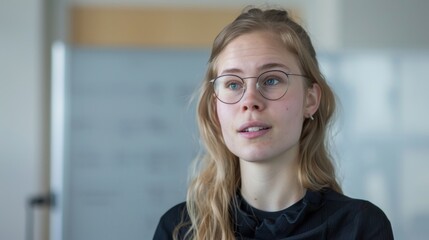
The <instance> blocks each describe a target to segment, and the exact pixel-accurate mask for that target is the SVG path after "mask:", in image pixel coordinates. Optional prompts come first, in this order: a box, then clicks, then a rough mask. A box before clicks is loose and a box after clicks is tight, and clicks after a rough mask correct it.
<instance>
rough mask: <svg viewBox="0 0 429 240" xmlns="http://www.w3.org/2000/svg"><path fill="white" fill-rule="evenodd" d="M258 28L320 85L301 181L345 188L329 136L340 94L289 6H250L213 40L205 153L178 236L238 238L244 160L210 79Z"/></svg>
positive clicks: (201, 117)
mask: <svg viewBox="0 0 429 240" xmlns="http://www.w3.org/2000/svg"><path fill="white" fill-rule="evenodd" d="M255 31H270V32H272V33H275V34H277V35H278V36H279V38H280V39H281V41H282V42H283V44H284V46H285V48H287V49H288V50H289V51H290V52H291V53H293V54H294V55H295V56H296V57H297V59H298V61H299V63H300V65H301V70H302V71H303V74H304V75H306V76H308V79H307V80H306V84H305V87H306V88H309V87H311V86H312V84H314V83H317V84H318V85H319V86H320V88H321V93H322V94H321V99H320V105H319V108H318V110H317V112H316V113H315V114H314V115H313V116H314V120H310V119H306V120H304V122H303V129H302V133H301V137H300V145H299V147H300V157H299V174H298V176H299V181H300V183H301V184H302V186H303V187H304V188H307V189H311V190H313V191H318V190H321V189H322V188H325V187H330V188H332V189H334V190H335V191H337V192H342V190H341V187H340V185H339V184H338V182H337V180H336V175H335V168H334V165H333V162H332V160H331V159H332V158H331V156H330V154H329V151H328V142H327V139H326V135H327V130H328V127H329V125H330V120H331V118H332V116H333V114H334V112H335V97H334V94H333V92H332V90H331V88H330V87H329V86H328V84H327V83H326V81H325V79H324V77H323V75H322V73H321V72H320V69H319V66H318V61H317V59H316V52H315V50H314V48H313V45H312V43H311V40H310V38H309V36H308V34H307V33H306V31H305V30H304V29H303V28H302V27H301V26H300V25H299V24H297V23H296V22H295V21H293V20H292V19H291V17H290V16H289V15H288V13H287V11H285V10H281V9H267V10H262V9H259V8H247V9H245V10H244V11H243V12H242V13H241V14H240V15H239V16H238V17H237V18H236V19H235V20H234V21H233V22H232V23H230V24H229V25H227V26H226V27H225V28H224V29H223V30H222V31H221V32H220V33H219V34H218V36H217V37H216V39H215V40H214V43H213V47H212V52H211V56H210V59H209V63H208V70H207V72H206V76H205V79H204V81H203V83H202V86H201V88H200V94H199V99H198V106H197V122H198V127H199V132H200V135H201V140H202V143H203V145H204V148H205V153H204V154H203V155H201V156H200V157H198V158H197V159H196V160H195V161H196V163H195V164H196V168H195V174H194V176H193V179H192V181H191V182H190V185H189V187H188V192H187V203H186V204H187V212H188V215H189V220H190V221H187V222H186V221H184V222H182V223H181V224H179V225H178V226H177V227H176V229H175V231H174V237H175V239H178V234H179V232H180V231H183V230H184V229H185V231H186V235H185V239H198V240H203V239H207V240H208V239H223V240H227V239H228V240H229V239H234V238H235V237H234V229H233V222H232V219H231V216H230V207H231V204H235V203H234V196H235V194H236V191H237V189H238V188H239V186H240V170H239V160H238V157H237V156H235V155H234V154H232V153H231V152H230V151H229V150H228V148H227V147H226V145H225V142H224V140H223V137H222V133H221V129H220V124H219V121H218V118H217V113H216V104H215V103H216V99H215V96H214V94H213V93H214V92H213V87H212V85H211V83H210V82H209V81H210V80H211V79H213V78H215V77H216V75H215V74H216V69H215V67H216V66H215V65H216V60H217V58H218V56H219V54H220V53H221V52H222V51H223V49H225V47H226V46H227V45H228V44H229V43H230V42H231V41H232V40H234V39H236V38H237V37H239V36H241V35H243V34H247V33H251V32H255Z"/></svg>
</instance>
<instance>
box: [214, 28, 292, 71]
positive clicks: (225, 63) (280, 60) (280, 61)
mask: <svg viewBox="0 0 429 240" xmlns="http://www.w3.org/2000/svg"><path fill="white" fill-rule="evenodd" d="M214 66H215V72H216V73H217V74H218V75H219V74H223V73H230V72H233V73H240V72H245V73H249V74H256V73H257V72H258V71H261V70H264V69H263V68H273V67H280V66H283V67H281V68H283V69H284V70H286V71H290V72H294V73H299V72H298V71H299V69H300V67H299V64H298V61H297V57H296V55H295V54H293V53H291V52H290V51H289V50H288V49H287V47H286V45H285V44H284V43H283V42H282V41H281V39H280V37H279V36H278V35H276V34H274V33H271V32H265V31H259V32H252V33H247V34H244V35H241V36H239V37H237V38H235V39H234V40H232V41H231V42H230V43H229V44H228V45H227V46H226V47H225V48H224V49H223V51H222V52H221V53H220V54H219V56H218V57H217V59H216V62H215V65H214Z"/></svg>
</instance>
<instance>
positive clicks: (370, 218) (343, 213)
mask: <svg viewBox="0 0 429 240" xmlns="http://www.w3.org/2000/svg"><path fill="white" fill-rule="evenodd" d="M323 194H324V197H325V204H326V206H325V208H326V209H327V210H328V215H329V218H330V221H329V222H330V224H331V225H333V226H335V227H334V229H343V230H345V233H347V234H352V233H353V235H355V236H356V237H358V238H359V239H393V233H392V227H391V224H390V221H389V219H388V218H387V216H386V214H385V213H384V212H383V210H381V209H380V208H379V207H378V206H376V205H374V204H373V203H371V202H369V201H366V200H362V199H355V198H350V197H348V196H345V195H343V194H341V193H337V192H335V191H333V190H327V191H326V192H324V193H323ZM338 225H341V227H339V226H338Z"/></svg>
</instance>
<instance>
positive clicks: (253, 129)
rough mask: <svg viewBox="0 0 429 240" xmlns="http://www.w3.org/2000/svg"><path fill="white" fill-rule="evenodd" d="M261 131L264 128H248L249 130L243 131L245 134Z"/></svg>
mask: <svg viewBox="0 0 429 240" xmlns="http://www.w3.org/2000/svg"><path fill="white" fill-rule="evenodd" d="M262 129H265V128H263V127H250V128H246V129H245V130H244V131H245V132H256V131H259V130H262Z"/></svg>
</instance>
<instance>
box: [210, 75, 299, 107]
mask: <svg viewBox="0 0 429 240" xmlns="http://www.w3.org/2000/svg"><path fill="white" fill-rule="evenodd" d="M289 76H301V77H306V76H304V75H299V74H291V73H285V72H283V71H280V70H271V71H267V72H263V73H261V75H259V76H258V77H245V78H242V77H239V76H237V75H234V74H225V75H221V76H219V77H216V78H215V79H212V80H210V82H211V83H212V84H213V88H214V92H215V95H216V97H217V99H219V101H221V102H223V103H226V104H234V103H238V102H239V101H240V100H241V98H243V96H244V93H245V92H246V84H245V82H244V80H245V79H249V78H256V79H257V80H256V89H258V91H259V93H260V94H261V95H262V96H263V97H264V98H266V99H268V100H272V101H275V100H279V99H280V98H282V97H283V96H284V95H285V94H286V92H287V89H288V87H289Z"/></svg>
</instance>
